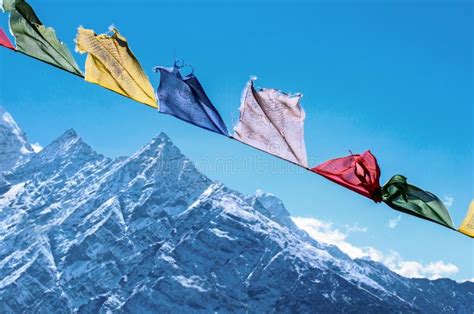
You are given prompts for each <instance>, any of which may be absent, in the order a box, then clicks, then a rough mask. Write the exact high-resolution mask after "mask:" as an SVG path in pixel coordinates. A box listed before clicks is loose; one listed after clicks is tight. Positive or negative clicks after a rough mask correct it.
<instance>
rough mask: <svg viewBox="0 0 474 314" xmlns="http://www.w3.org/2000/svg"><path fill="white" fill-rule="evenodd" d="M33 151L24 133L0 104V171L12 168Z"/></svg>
mask: <svg viewBox="0 0 474 314" xmlns="http://www.w3.org/2000/svg"><path fill="white" fill-rule="evenodd" d="M33 153H34V151H33V148H32V147H31V145H30V144H29V143H28V141H27V139H26V135H25V133H24V132H23V131H22V130H21V129H20V128H19V127H18V125H17V124H16V122H15V120H13V118H12V116H11V115H10V114H9V113H8V112H6V111H5V109H4V108H3V107H2V106H0V172H2V171H9V170H11V169H13V168H14V167H15V166H17V165H18V164H19V163H21V162H23V161H25V160H26V159H28V157H29V156H30V155H31V154H33Z"/></svg>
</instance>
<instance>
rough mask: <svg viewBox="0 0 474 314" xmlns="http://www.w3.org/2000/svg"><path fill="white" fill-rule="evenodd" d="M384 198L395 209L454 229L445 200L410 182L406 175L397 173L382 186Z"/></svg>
mask: <svg viewBox="0 0 474 314" xmlns="http://www.w3.org/2000/svg"><path fill="white" fill-rule="evenodd" d="M382 199H383V201H384V202H385V203H386V204H387V205H388V206H390V207H391V208H393V209H395V210H398V211H401V212H404V213H407V214H409V215H413V216H416V217H419V218H422V219H426V220H430V221H433V222H435V223H438V224H440V225H443V226H445V227H448V228H450V229H454V225H453V221H452V220H451V217H450V216H449V212H448V210H447V208H446V207H445V206H444V204H443V202H442V201H441V200H440V199H439V198H437V197H436V195H434V194H432V193H430V192H427V191H424V190H422V189H420V188H417V187H416V186H413V185H410V184H408V183H407V179H406V178H405V177H404V176H401V175H395V176H393V177H392V178H391V179H390V181H388V182H387V183H386V184H385V185H384V186H383V187H382Z"/></svg>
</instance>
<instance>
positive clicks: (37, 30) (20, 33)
mask: <svg viewBox="0 0 474 314" xmlns="http://www.w3.org/2000/svg"><path fill="white" fill-rule="evenodd" d="M0 3H1V5H2V9H3V11H5V12H10V30H11V32H12V33H13V36H15V39H16V50H17V51H19V52H22V53H24V54H26V55H28V56H30V57H33V58H36V59H38V60H41V61H43V62H46V63H49V64H51V65H53V66H55V67H58V68H60V69H63V70H65V71H68V72H71V73H73V74H75V75H79V76H81V77H83V75H82V73H81V71H80V70H79V67H78V65H77V63H76V61H75V60H74V58H73V57H72V55H71V52H70V51H69V49H68V48H67V46H66V45H65V44H64V43H63V42H60V41H59V40H58V38H57V37H56V33H55V32H54V29H53V28H51V27H46V26H44V25H43V24H42V23H41V21H40V20H39V18H38V16H36V13H35V11H33V8H32V7H31V6H30V5H29V4H28V3H27V2H26V1H24V0H3V1H1V0H0Z"/></svg>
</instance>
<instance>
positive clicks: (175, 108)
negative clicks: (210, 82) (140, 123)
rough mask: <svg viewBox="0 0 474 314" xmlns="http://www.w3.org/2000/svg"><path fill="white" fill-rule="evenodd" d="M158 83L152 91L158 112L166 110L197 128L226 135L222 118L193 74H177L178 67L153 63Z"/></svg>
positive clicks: (167, 112) (178, 72)
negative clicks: (155, 98) (154, 92)
mask: <svg viewBox="0 0 474 314" xmlns="http://www.w3.org/2000/svg"><path fill="white" fill-rule="evenodd" d="M158 71H160V86H158V90H157V92H156V95H157V97H158V99H159V103H160V109H159V110H160V112H162V113H166V114H170V115H172V116H175V117H177V118H178V119H181V120H183V121H186V122H189V123H191V124H194V125H197V126H199V127H201V128H204V129H207V130H209V131H212V132H216V133H219V134H222V135H225V136H229V133H228V131H227V127H226V126H225V123H224V121H223V120H222V118H221V116H220V115H219V113H218V112H217V109H216V108H215V107H214V105H213V104H212V103H211V101H210V100H209V98H208V97H207V95H206V93H205V92H204V90H203V88H202V86H201V84H200V83H199V81H198V79H197V77H196V76H194V74H192V73H191V74H189V75H187V76H185V77H182V76H181V73H180V67H179V66H178V65H176V64H175V65H174V66H173V67H172V68H165V67H161V66H160V67H156V68H155V72H158Z"/></svg>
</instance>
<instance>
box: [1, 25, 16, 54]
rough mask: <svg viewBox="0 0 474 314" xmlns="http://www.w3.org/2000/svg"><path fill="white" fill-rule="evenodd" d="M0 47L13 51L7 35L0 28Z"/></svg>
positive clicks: (13, 48)
mask: <svg viewBox="0 0 474 314" xmlns="http://www.w3.org/2000/svg"><path fill="white" fill-rule="evenodd" d="M0 45H1V46H3V47H7V48H9V49H12V50H15V47H13V44H12V43H11V41H10V39H8V37H7V34H5V32H4V31H3V29H2V28H1V27H0Z"/></svg>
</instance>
